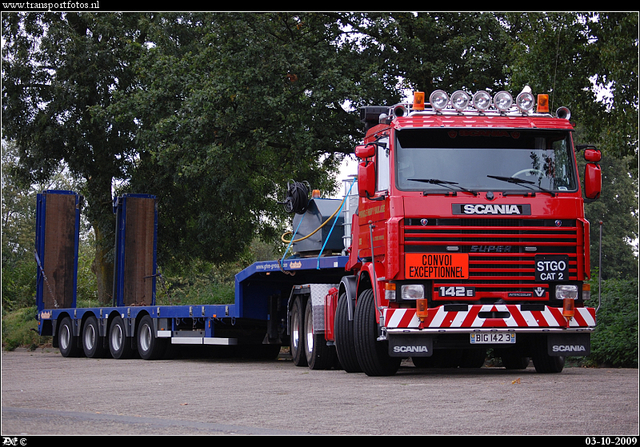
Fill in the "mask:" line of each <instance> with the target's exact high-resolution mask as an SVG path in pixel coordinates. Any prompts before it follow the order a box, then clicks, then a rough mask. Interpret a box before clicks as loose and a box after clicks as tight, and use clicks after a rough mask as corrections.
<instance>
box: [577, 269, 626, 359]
mask: <svg viewBox="0 0 640 447" xmlns="http://www.w3.org/2000/svg"><path fill="white" fill-rule="evenodd" d="M601 295H602V296H601V299H602V302H601V306H600V309H599V310H598V313H597V316H596V323H597V327H596V330H595V331H594V332H593V334H592V335H591V355H590V356H589V357H588V358H587V364H589V365H597V366H612V367H620V368H637V367H638V279H637V278H634V279H608V280H606V281H602V293H601ZM592 300H597V286H596V290H595V291H592ZM590 305H594V304H590ZM595 305H597V304H595Z"/></svg>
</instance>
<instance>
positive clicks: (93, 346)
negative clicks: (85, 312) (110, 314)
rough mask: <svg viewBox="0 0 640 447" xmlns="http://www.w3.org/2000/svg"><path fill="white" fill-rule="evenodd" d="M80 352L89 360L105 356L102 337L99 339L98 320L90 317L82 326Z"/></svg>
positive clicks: (105, 351)
mask: <svg viewBox="0 0 640 447" xmlns="http://www.w3.org/2000/svg"><path fill="white" fill-rule="evenodd" d="M82 350H83V351H84V355H85V356H86V357H89V358H103V357H105V356H106V354H107V350H106V349H105V347H104V337H100V328H99V326H98V320H97V318H96V317H94V316H93V315H91V316H90V317H88V318H87V319H86V320H85V322H84V325H83V326H82Z"/></svg>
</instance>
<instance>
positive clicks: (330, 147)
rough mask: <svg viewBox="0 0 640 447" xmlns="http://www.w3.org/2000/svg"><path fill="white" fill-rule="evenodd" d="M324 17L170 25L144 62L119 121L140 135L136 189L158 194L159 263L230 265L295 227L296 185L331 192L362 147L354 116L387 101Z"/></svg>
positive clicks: (173, 17) (210, 18)
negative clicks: (291, 199) (257, 242)
mask: <svg viewBox="0 0 640 447" xmlns="http://www.w3.org/2000/svg"><path fill="white" fill-rule="evenodd" d="M341 35H342V30H341V29H340V27H339V26H338V23H337V22H336V21H335V20H334V18H332V17H331V16H329V15H323V14H300V15H295V14H287V13H273V14H253V13H252V14H241V13H238V14H235V13H217V14H216V13H202V14H200V13H198V14H162V15H160V16H158V17H155V18H154V26H153V27H152V28H150V38H151V39H152V40H153V41H154V43H155V45H154V46H153V47H152V48H150V49H149V51H148V52H147V53H146V54H145V58H143V59H141V60H140V62H139V66H140V71H141V73H143V75H142V76H141V78H140V80H141V84H142V87H141V88H140V89H139V90H138V91H136V92H135V93H134V94H133V95H128V97H127V98H124V97H123V98H121V99H122V101H121V102H120V103H119V105H118V106H119V107H122V108H123V110H122V111H121V112H118V113H125V111H128V113H130V114H132V116H135V117H136V118H137V119H138V120H139V121H140V123H141V127H140V130H139V132H138V136H137V140H136V141H137V143H138V144H139V147H141V148H145V151H144V152H141V156H140V160H139V163H138V165H137V167H136V171H135V173H134V174H133V175H132V178H131V182H130V184H129V185H128V188H129V189H131V190H142V189H144V190H145V191H146V192H149V193H152V194H157V195H158V196H159V197H160V198H161V199H160V202H159V207H160V215H161V216H162V217H161V219H160V224H159V226H160V228H159V233H160V234H161V235H162V238H161V242H160V246H161V249H160V252H161V253H160V254H159V258H160V261H161V262H168V261H169V258H168V256H167V255H168V254H170V255H172V256H178V257H179V258H180V259H181V260H188V259H190V258H192V257H193V258H200V259H205V260H210V261H215V262H223V261H227V260H230V259H232V258H233V257H234V256H236V255H237V254H238V253H239V252H240V251H242V250H243V249H244V248H245V247H246V246H247V244H249V243H250V242H251V241H252V240H253V238H254V237H255V235H256V232H257V233H259V234H260V236H261V237H264V238H266V239H273V238H274V236H275V231H276V230H277V229H279V228H280V227H282V223H281V222H282V221H283V220H285V219H286V220H288V219H289V217H287V216H285V215H284V213H283V208H282V207H281V206H280V205H278V203H277V202H278V200H282V199H283V198H284V194H285V188H286V184H287V182H288V181H289V180H290V179H295V180H307V181H309V182H310V183H311V184H312V185H313V187H314V188H318V189H321V190H324V191H331V190H332V189H333V188H335V185H334V182H333V180H332V178H331V174H332V173H333V172H335V171H336V169H337V167H338V164H339V162H340V161H341V158H342V156H343V155H344V154H348V153H351V152H352V151H353V147H354V145H355V144H356V141H357V138H358V137H361V136H362V125H361V124H360V122H359V119H358V114H357V112H355V111H354V110H353V109H349V108H348V107H349V106H348V104H349V103H352V104H358V103H361V102H362V101H363V100H364V101H366V100H371V98H372V97H374V96H376V95H377V96H378V97H377V98H374V99H377V100H379V99H380V97H381V96H382V92H383V91H384V89H383V88H381V87H380V85H379V82H377V81H376V80H374V79H372V78H371V77H369V76H368V75H367V73H366V69H367V66H366V65H365V63H366V62H367V61H365V62H363V61H362V60H360V59H359V58H358V54H357V53H356V52H355V51H354V48H355V47H354V46H353V45H350V44H348V43H346V42H345V43H343V44H341V45H338V44H337V41H338V39H339V38H340V37H341Z"/></svg>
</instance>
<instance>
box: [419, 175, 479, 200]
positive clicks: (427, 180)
mask: <svg viewBox="0 0 640 447" xmlns="http://www.w3.org/2000/svg"><path fill="white" fill-rule="evenodd" d="M407 180H409V181H411V182H422V183H430V184H432V185H440V186H444V187H445V188H449V189H452V190H454V191H464V192H468V193H470V194H473V195H474V196H477V195H478V193H477V192H476V191H472V190H470V189H466V188H463V187H462V186H459V185H458V183H457V182H449V181H447V180H439V179H437V178H408V179H407ZM450 185H456V186H455V187H451V186H450Z"/></svg>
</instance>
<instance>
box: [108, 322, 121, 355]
mask: <svg viewBox="0 0 640 447" xmlns="http://www.w3.org/2000/svg"><path fill="white" fill-rule="evenodd" d="M122 338H123V334H122V326H120V325H119V324H117V325H115V327H114V328H113V330H112V331H111V346H112V347H113V349H114V350H115V351H119V350H120V348H121V347H122Z"/></svg>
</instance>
